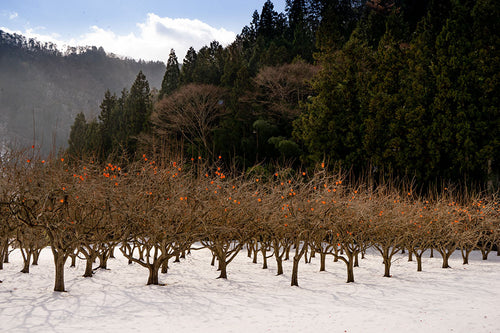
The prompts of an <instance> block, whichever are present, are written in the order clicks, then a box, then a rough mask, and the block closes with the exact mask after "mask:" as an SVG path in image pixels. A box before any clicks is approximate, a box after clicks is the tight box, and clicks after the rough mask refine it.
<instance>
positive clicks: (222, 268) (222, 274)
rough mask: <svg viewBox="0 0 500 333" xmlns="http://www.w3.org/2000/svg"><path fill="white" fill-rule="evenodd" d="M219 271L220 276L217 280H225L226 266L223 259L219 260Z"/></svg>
mask: <svg viewBox="0 0 500 333" xmlns="http://www.w3.org/2000/svg"><path fill="white" fill-rule="evenodd" d="M219 269H220V275H219V277H218V279H227V264H226V259H225V258H224V259H220V260H219Z"/></svg>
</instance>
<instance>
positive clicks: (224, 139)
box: [2, 0, 500, 190]
mask: <svg viewBox="0 0 500 333" xmlns="http://www.w3.org/2000/svg"><path fill="white" fill-rule="evenodd" d="M499 13H500V3H499V2H498V1H494V0H477V1H467V0H439V1H438V0H422V1H415V0H369V1H361V0H335V1H332V0H288V1H287V4H286V8H285V12H284V13H278V12H276V11H275V10H274V6H273V3H272V1H270V0H268V1H266V2H265V3H264V5H263V7H262V8H261V9H260V10H256V11H255V12H254V13H253V15H250V13H249V24H248V25H247V26H245V27H244V28H243V29H242V31H241V33H240V34H239V35H238V36H237V38H236V40H235V41H234V42H233V43H231V44H230V45H228V46H226V47H223V46H222V45H221V44H220V43H218V42H217V41H207V45H206V46H204V47H202V48H201V49H199V50H195V49H194V48H190V49H189V50H188V52H187V54H186V55H184V56H183V58H182V55H177V54H176V53H175V50H172V51H171V53H170V55H169V57H168V62H167V65H166V68H165V67H164V66H163V65H161V64H149V65H146V64H144V63H142V64H137V63H135V62H132V61H122V60H118V59H116V58H110V57H105V55H104V52H103V51H102V50H100V49H96V48H90V49H85V50H84V52H77V51H75V52H70V54H69V55H66V56H63V55H60V54H58V53H57V51H54V50H53V47H51V46H50V45H47V46H44V47H34V46H32V45H31V44H30V43H31V42H29V43H28V45H27V46H25V47H23V48H13V47H11V46H9V47H5V46H4V49H6V50H8V51H9V52H14V50H17V52H21V54H20V55H15V56H13V55H10V56H8V57H7V56H6V55H7V52H6V51H2V62H3V63H5V64H7V63H8V62H9V61H11V62H14V63H13V64H9V65H4V67H8V70H12V72H8V71H7V70H6V72H7V73H12V74H10V75H4V76H2V80H3V81H4V82H8V80H16V82H17V80H19V81H20V82H22V83H21V84H20V85H17V86H16V85H14V84H10V83H9V84H5V83H2V84H4V86H2V88H3V89H4V90H3V91H2V105H4V106H3V107H5V105H12V104H14V103H22V107H21V106H19V107H11V108H7V110H6V111H5V112H2V116H5V115H10V118H11V119H14V118H16V117H17V116H19V117H22V119H20V120H19V122H18V123H22V124H24V126H25V127H23V128H24V130H21V129H17V130H16V129H15V126H10V125H9V126H8V129H9V130H16V133H23V131H24V134H23V135H25V137H28V138H31V137H32V136H33V134H32V133H31V132H30V133H26V128H27V129H28V130H29V129H30V128H31V127H30V126H28V124H32V123H33V120H32V114H33V110H34V111H35V112H34V113H35V118H36V121H37V128H45V129H44V134H45V136H44V139H43V140H44V141H45V142H47V141H50V137H51V134H52V133H53V132H54V129H55V126H56V124H57V126H58V127H61V128H63V127H64V126H66V128H67V126H68V125H67V124H68V123H69V119H70V118H71V117H73V119H75V121H74V123H73V127H72V131H71V135H70V137H69V149H68V153H69V154H70V155H71V156H72V157H74V158H79V157H82V156H86V155H96V156H95V158H97V159H98V160H100V161H102V162H107V161H117V160H124V159H125V160H128V161H130V160H133V159H134V156H135V155H137V154H139V156H142V154H143V153H146V154H155V155H158V154H161V155H167V154H170V155H172V154H173V155H175V156H182V157H183V158H184V159H187V160H189V159H191V158H192V159H196V158H198V157H202V158H206V159H208V160H218V157H219V156H220V157H221V158H222V160H223V161H225V163H226V164H227V165H226V167H230V168H233V169H237V170H242V171H249V170H253V169H255V168H254V166H255V165H257V164H258V165H259V167H258V168H257V170H258V172H259V173H263V174H272V173H273V168H274V167H273V166H274V165H276V164H280V165H288V166H293V167H301V168H302V169H308V168H309V169H310V168H314V167H315V166H317V165H319V164H320V163H325V164H326V165H329V167H330V168H332V169H337V170H340V169H341V170H342V171H347V172H350V174H352V175H353V176H355V177H360V176H362V177H369V178H370V179H371V180H373V181H375V182H377V181H381V180H383V179H388V178H391V179H405V180H408V181H410V180H413V181H415V182H416V183H417V184H420V185H422V186H424V187H426V188H429V186H430V187H433V186H443V184H444V183H447V182H452V183H457V184H460V185H467V186H473V187H476V188H480V189H486V188H489V189H490V190H491V189H494V188H497V187H498V179H499V174H500V139H499V138H500V132H499V129H500V116H499V108H498V105H499V100H498V97H499V96H500V91H499V78H500V75H499V73H500V53H499V52H500V51H499V50H500V39H499V33H498V32H499V31H500V26H499V22H500V19H499V17H500V14H499ZM10 44H14V45H17V44H16V43H10ZM24 44H26V42H24ZM34 54H37V61H36V62H34V63H33V62H29V61H23V59H28V58H29V57H30V56H32V55H34ZM21 55H22V56H21ZM178 56H179V58H178ZM181 59H182V60H181ZM56 60H57V61H60V62H62V63H64V64H65V66H66V67H68V69H67V70H66V69H65V67H64V66H59V65H56V64H59V63H58V62H57V61H56ZM51 61H54V62H55V63H52V62H51ZM84 63H88V64H89V66H90V67H88V68H87V67H85V66H84V65H82V64H84ZM37 64H39V65H37ZM72 64H73V65H72ZM75 64H79V66H77V65H75ZM111 64H115V65H114V66H111ZM22 66H25V67H22ZM82 66H84V67H82ZM84 68H85V70H84ZM110 68H112V70H110ZM139 69H142V71H141V72H139ZM18 72H19V73H21V74H14V73H18ZM159 76H163V80H162V83H161V88H160V89H159V91H155V90H154V89H152V86H156V87H160V84H159V82H160V79H159ZM56 77H57V79H56ZM60 77H62V78H63V80H61V79H60ZM134 77H135V81H134V82H133V78H134ZM48 78H52V79H50V80H49V79H48ZM80 82H81V84H80ZM14 87H22V89H17V88H14ZM79 87H89V89H90V90H91V91H92V92H93V93H87V90H84V89H81V88H79ZM124 87H126V88H127V90H123V91H120V90H121V89H122V88H124ZM129 87H130V88H129ZM5 89H15V90H14V91H9V92H8V93H6V92H5V93H4V91H5ZM129 89H130V90H129ZM32 95H33V96H32ZM30 96H31V98H30ZM41 96H43V97H44V98H41ZM96 96H97V97H96ZM103 96H104V99H103V98H102V97H103ZM7 98H8V99H13V100H14V101H15V102H12V101H11V102H9V103H6V102H5V101H4V99H7ZM96 98H98V99H99V100H100V101H101V103H100V104H99V102H98V100H97V99H96ZM31 100H37V103H33V102H30V103H28V102H27V101H31ZM46 101H50V103H55V104H56V105H57V107H55V106H53V105H52V104H48V103H49V102H46ZM44 103H45V104H44ZM48 110H50V112H49V111H48ZM56 110H57V112H56ZM79 112H82V113H81V114H78V113H79ZM37 113H40V115H38V116H37ZM43 113H46V114H47V115H46V116H43V115H42V114H43ZM77 114H78V115H77ZM75 116H76V117H75ZM89 116H90V117H89ZM42 121H43V122H46V124H38V122H42ZM13 124H14V123H13ZM59 124H60V125H59ZM63 124H66V125H64V126H63ZM42 125H44V126H42ZM57 133H58V134H57V135H58V136H57V138H56V139H57V142H61V141H64V140H65V139H66V138H65V137H64V135H63V134H64V133H65V132H64V131H60V132H57ZM59 133H61V134H59ZM37 135H41V133H37ZM254 171H255V170H254Z"/></svg>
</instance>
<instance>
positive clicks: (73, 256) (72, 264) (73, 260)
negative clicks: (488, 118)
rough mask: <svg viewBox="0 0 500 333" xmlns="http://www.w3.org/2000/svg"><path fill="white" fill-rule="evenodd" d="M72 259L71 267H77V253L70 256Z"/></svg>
mask: <svg viewBox="0 0 500 333" xmlns="http://www.w3.org/2000/svg"><path fill="white" fill-rule="evenodd" d="M70 257H71V265H70V266H69V267H76V253H73V254H72V255H70Z"/></svg>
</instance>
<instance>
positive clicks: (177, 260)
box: [174, 252, 181, 262]
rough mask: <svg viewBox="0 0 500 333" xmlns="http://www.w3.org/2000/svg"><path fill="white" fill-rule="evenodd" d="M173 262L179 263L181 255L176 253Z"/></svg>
mask: <svg viewBox="0 0 500 333" xmlns="http://www.w3.org/2000/svg"><path fill="white" fill-rule="evenodd" d="M174 262H181V254H180V253H179V252H177V254H176V255H175V260H174Z"/></svg>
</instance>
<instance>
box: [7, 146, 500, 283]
mask: <svg viewBox="0 0 500 333" xmlns="http://www.w3.org/2000/svg"><path fill="white" fill-rule="evenodd" d="M1 163H2V166H1V167H2V169H1V170H2V173H1V177H0V179H1V182H2V184H1V186H0V189H1V198H0V202H1V219H2V220H1V229H0V232H1V234H0V241H1V242H2V244H0V249H2V251H4V252H2V253H1V254H0V255H1V256H0V257H2V258H3V256H5V251H8V248H9V247H8V244H9V242H12V240H14V241H15V244H16V247H19V248H20V250H21V251H22V253H23V258H24V261H25V267H24V269H23V271H24V272H28V270H29V264H30V257H31V256H37V255H38V254H39V251H40V250H41V249H42V248H43V247H46V246H49V247H50V249H51V250H52V253H53V257H54V264H55V286H54V290H55V291H64V290H65V287H64V265H65V262H66V260H67V259H68V258H69V257H71V256H74V255H75V253H76V252H79V253H80V255H81V256H84V257H85V258H86V260H87V266H86V271H85V274H84V276H88V277H90V276H92V272H93V271H92V263H93V262H95V260H96V258H98V259H99V262H100V266H101V267H106V260H107V258H109V257H110V256H111V255H112V251H113V249H114V248H115V247H118V248H119V249H120V250H121V252H122V253H123V255H124V256H125V257H126V258H128V260H129V262H135V263H137V264H139V265H141V266H143V267H145V268H146V269H147V270H148V271H149V277H148V284H158V277H159V272H160V271H161V272H166V271H167V268H168V261H169V259H171V258H173V257H176V258H177V259H178V258H179V257H180V256H182V255H184V254H185V253H186V251H189V250H193V249H200V248H208V249H210V251H211V252H212V254H213V258H214V260H213V262H215V260H217V262H218V265H219V270H220V278H227V267H228V265H229V264H230V263H231V261H232V260H233V259H234V258H235V256H236V255H237V254H238V253H239V252H240V251H241V250H242V249H243V248H247V249H248V251H249V252H248V253H249V255H252V254H253V255H254V258H256V257H257V255H258V254H259V253H260V254H261V255H262V257H263V258H264V267H266V266H267V259H268V258H271V257H273V258H274V259H275V260H276V265H277V271H278V274H282V273H283V265H282V262H283V260H286V259H291V260H293V270H292V281H291V284H292V285H298V271H299V263H300V261H301V259H302V258H305V259H306V260H307V258H308V256H309V257H310V256H311V254H313V253H314V254H319V256H320V258H321V270H324V269H325V258H326V257H327V256H328V255H332V256H333V257H334V259H335V260H336V261H338V260H340V261H342V262H344V263H345V265H346V270H347V282H352V281H354V270H353V267H354V266H355V265H356V263H357V259H358V255H363V254H364V252H365V251H366V249H367V248H369V247H374V248H376V249H377V250H378V251H379V252H380V254H381V255H382V257H383V262H384V266H385V274H384V275H385V276H390V266H391V258H392V256H393V255H394V254H395V253H396V252H398V251H400V250H402V249H406V250H407V251H408V252H409V253H410V254H411V255H412V256H415V257H416V259H417V262H418V270H421V269H422V264H421V258H422V254H423V253H424V252H425V251H427V250H429V249H434V250H436V251H438V252H439V253H440V254H441V255H442V258H443V267H447V266H448V258H449V256H450V255H451V253H453V252H454V251H455V250H457V249H460V250H461V251H462V254H463V258H464V263H465V262H466V260H467V257H468V254H469V253H470V252H471V251H472V250H473V249H477V248H479V249H481V251H482V252H483V254H484V256H485V257H486V256H487V254H488V252H489V251H491V250H492V248H493V246H494V245H495V244H497V245H498V243H499V242H500V206H499V203H498V201H496V199H495V198H494V197H481V198H480V197H467V198H464V197H460V198H459V197H457V196H454V195H452V194H451V193H450V192H451V191H449V192H448V191H445V192H444V193H440V194H436V195H434V196H430V197H428V198H425V199H424V198H422V197H420V196H416V195H414V194H413V193H411V192H410V191H406V192H405V193H401V192H400V191H397V190H395V189H392V188H390V187H389V186H379V187H378V188H376V189H374V188H369V187H366V186H363V185H352V184H351V185H348V184H346V181H345V180H344V181H343V180H342V179H341V177H339V176H336V175H332V174H329V173H328V172H326V171H325V169H324V168H323V167H318V169H317V170H316V172H314V173H312V174H306V173H297V172H294V171H291V170H278V171H276V173H275V174H273V175H272V176H271V177H264V178H260V177H259V176H255V175H252V176H248V175H240V176H238V175H230V174H226V173H224V172H223V170H222V169H221V168H217V167H215V168H211V167H208V166H207V164H205V163H203V161H202V159H201V158H199V159H196V158H193V159H191V161H187V162H185V163H180V162H173V161H167V160H164V161H155V160H151V159H149V158H148V157H147V156H146V155H143V157H142V159H141V160H140V161H139V162H137V163H135V164H131V165H128V166H126V167H125V166H123V167H120V166H116V165H113V164H108V165H102V164H99V165H98V164H97V163H93V161H88V162H80V163H78V164H70V163H68V162H67V161H66V160H64V159H63V158H60V159H51V160H40V159H37V158H36V157H32V158H27V157H26V155H25V154H18V155H16V156H4V159H3V160H2V162H1Z"/></svg>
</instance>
